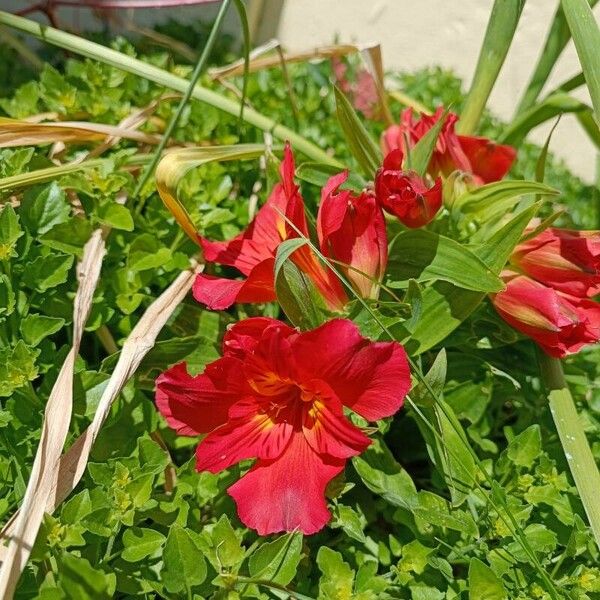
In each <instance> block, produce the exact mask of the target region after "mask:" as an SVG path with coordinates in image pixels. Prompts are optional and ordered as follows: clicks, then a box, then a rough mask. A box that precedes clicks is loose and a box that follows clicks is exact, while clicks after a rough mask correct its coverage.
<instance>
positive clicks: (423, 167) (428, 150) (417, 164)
mask: <svg viewBox="0 0 600 600" xmlns="http://www.w3.org/2000/svg"><path fill="white" fill-rule="evenodd" d="M447 115H448V111H445V112H444V113H443V114H442V116H441V117H440V118H439V119H438V121H437V122H436V123H435V125H434V126H433V127H432V128H431V129H430V130H429V131H427V133H425V135H424V136H423V137H422V138H421V139H420V140H419V141H418V142H417V143H416V144H415V145H414V146H413V148H411V150H410V167H411V169H412V170H413V171H416V172H417V174H418V175H420V176H421V177H423V176H424V175H425V173H427V167H428V166H429V161H430V160H431V155H432V154H433V151H434V149H435V145H436V144H437V140H438V137H439V135H440V131H442V127H443V126H444V123H445V122H446V116H447Z"/></svg>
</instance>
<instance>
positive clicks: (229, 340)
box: [223, 317, 296, 358]
mask: <svg viewBox="0 0 600 600" xmlns="http://www.w3.org/2000/svg"><path fill="white" fill-rule="evenodd" d="M267 327H274V328H276V329H280V330H281V331H283V332H284V333H285V334H286V335H290V334H292V333H295V332H296V330H295V329H293V328H292V327H290V326H289V325H286V324H285V323H282V322H281V321H279V320H278V319H272V318H270V317H251V318H249V319H244V320H243V321H236V322H235V323H234V324H233V325H231V326H230V327H228V328H227V331H226V332H225V335H224V336H223V354H224V355H228V356H237V357H238V358H244V357H245V356H246V355H247V354H250V353H251V352H253V351H254V349H255V348H256V344H258V342H259V341H260V339H261V338H262V335H263V333H264V331H265V329H267Z"/></svg>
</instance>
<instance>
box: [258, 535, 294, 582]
mask: <svg viewBox="0 0 600 600" xmlns="http://www.w3.org/2000/svg"><path fill="white" fill-rule="evenodd" d="M301 552H302V535H301V534H299V533H290V534H287V535H282V536H280V537H278V538H277V539H276V540H274V541H272V542H266V543H264V544H261V545H260V546H259V547H258V548H257V550H256V551H255V552H253V553H252V556H250V560H249V562H248V569H249V571H250V576H251V577H253V578H255V579H261V580H266V581H272V582H273V583H278V584H279V585H288V584H289V583H290V582H291V581H292V579H293V578H294V576H295V575H296V571H297V569H298V563H299V562H300V557H301Z"/></svg>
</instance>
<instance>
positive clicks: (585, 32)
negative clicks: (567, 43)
mask: <svg viewBox="0 0 600 600" xmlns="http://www.w3.org/2000/svg"><path fill="white" fill-rule="evenodd" d="M561 2H562V4H561V5H562V9H563V11H564V13H565V17H566V19H567V23H568V25H569V29H570V30H571V36H572V37H573V41H574V42H575V49H576V50H577V55H578V56H579V62H580V63H581V68H582V70H583V75H584V77H585V81H586V83H587V86H588V89H589V91H590V96H591V97H592V105H593V106H594V115H595V118H596V124H597V125H600V53H599V49H600V29H599V28H598V23H596V19H595V17H594V13H593V12H592V9H591V7H590V5H589V3H588V0H561Z"/></svg>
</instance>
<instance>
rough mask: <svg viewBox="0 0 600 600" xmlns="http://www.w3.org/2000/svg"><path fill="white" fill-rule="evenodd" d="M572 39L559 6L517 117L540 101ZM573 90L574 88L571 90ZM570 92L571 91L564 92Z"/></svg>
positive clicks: (518, 108) (595, 2)
mask: <svg viewBox="0 0 600 600" xmlns="http://www.w3.org/2000/svg"><path fill="white" fill-rule="evenodd" d="M588 1H589V3H590V5H591V6H592V7H593V6H595V5H596V4H597V3H598V0H588ZM570 39H571V32H570V31H569V26H568V24H567V20H566V19H565V14H564V12H563V10H562V7H561V6H560V5H559V6H558V8H557V9H556V12H555V13H554V19H553V20H552V25H551V26H550V30H549V31H548V35H547V36H546V41H545V43H544V46H543V48H542V50H541V52H540V57H539V58H538V62H537V64H536V66H535V69H534V71H533V73H532V75H531V79H530V80H529V84H528V86H527V88H526V89H525V92H524V93H523V96H522V97H521V100H520V101H519V104H518V105H517V108H516V110H515V117H516V116H517V115H519V114H520V113H522V112H524V111H525V110H527V109H528V108H531V107H532V106H533V104H534V103H535V101H536V100H537V99H538V97H539V95H540V92H541V91H542V89H543V87H544V85H545V84H546V81H547V80H548V77H549V76H550V73H551V72H552V70H553V68H554V65H555V64H556V61H557V60H558V57H559V56H560V55H561V54H562V51H563V50H564V49H565V46H566V45H567V43H568V41H569V40H570ZM571 89H573V88H571ZM563 91H569V90H566V89H565V90H563Z"/></svg>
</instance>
